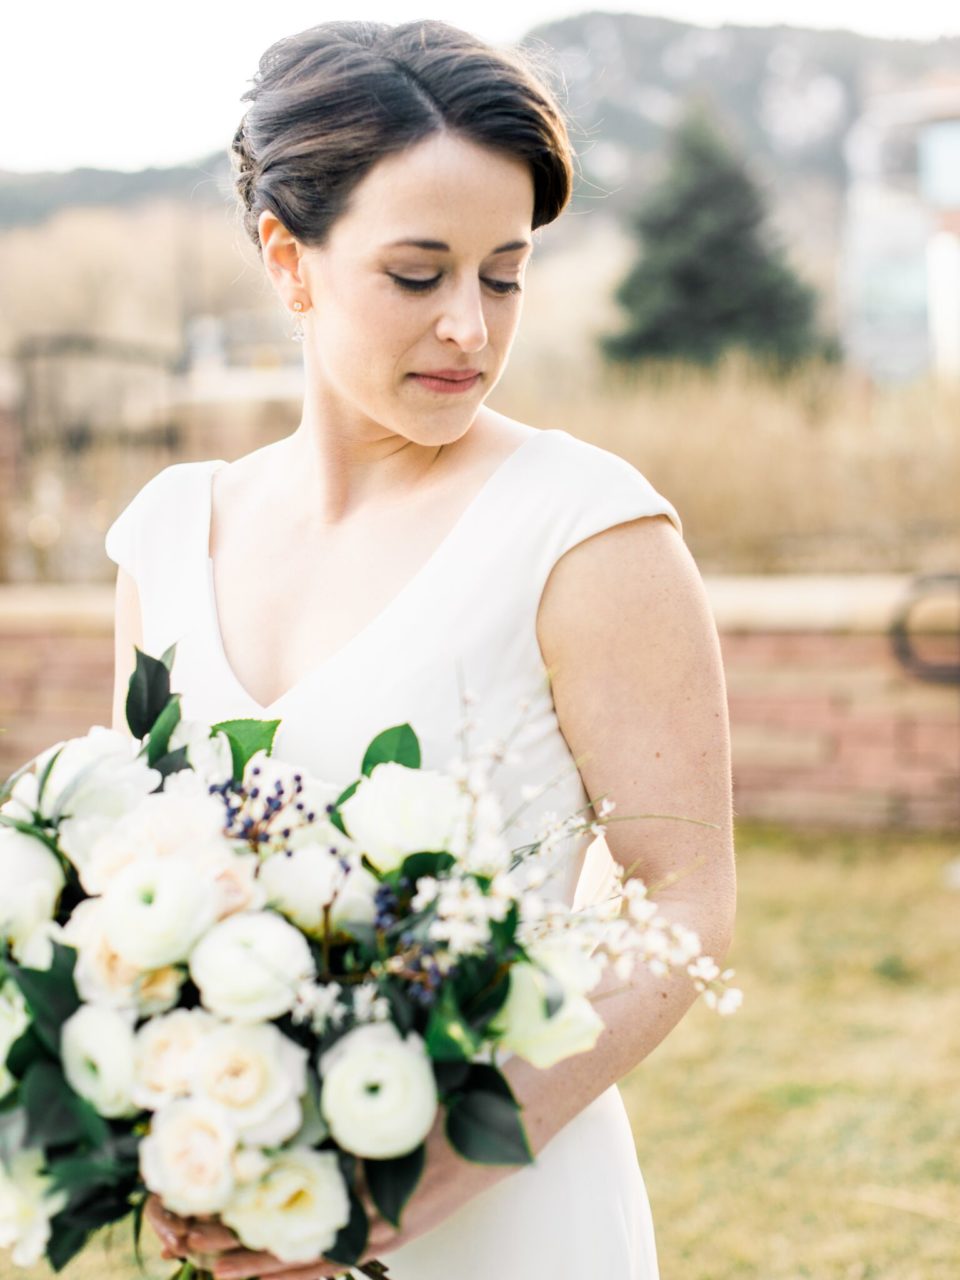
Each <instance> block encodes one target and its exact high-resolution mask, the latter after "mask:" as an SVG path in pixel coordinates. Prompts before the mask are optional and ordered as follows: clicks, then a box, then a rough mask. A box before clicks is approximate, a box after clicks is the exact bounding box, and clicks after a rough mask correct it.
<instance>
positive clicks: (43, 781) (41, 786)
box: [37, 743, 67, 809]
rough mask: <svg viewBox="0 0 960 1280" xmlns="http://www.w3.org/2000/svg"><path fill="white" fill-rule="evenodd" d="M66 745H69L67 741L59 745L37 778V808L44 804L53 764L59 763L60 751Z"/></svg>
mask: <svg viewBox="0 0 960 1280" xmlns="http://www.w3.org/2000/svg"><path fill="white" fill-rule="evenodd" d="M66 745H67V744H66V743H63V745H62V746H60V747H58V748H57V750H56V751H54V753H53V755H52V756H51V757H50V758H49V760H48V761H47V762H46V764H45V765H44V766H43V769H42V770H41V771H40V774H39V776H38V778H37V808H38V809H39V808H40V807H41V806H42V804H43V793H44V791H45V789H46V786H47V779H48V778H49V777H50V773H51V771H52V769H53V766H54V765H55V764H56V763H57V760H58V759H59V758H60V752H61V751H62V750H63V749H64V747H65V746H66Z"/></svg>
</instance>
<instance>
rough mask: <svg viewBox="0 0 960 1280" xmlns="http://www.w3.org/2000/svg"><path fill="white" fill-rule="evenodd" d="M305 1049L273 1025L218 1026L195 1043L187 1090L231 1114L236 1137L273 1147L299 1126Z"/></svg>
mask: <svg viewBox="0 0 960 1280" xmlns="http://www.w3.org/2000/svg"><path fill="white" fill-rule="evenodd" d="M306 1068H307V1051H306V1049H303V1048H301V1046H300V1045H298V1044H295V1043H294V1042H293V1041H292V1040H290V1039H288V1038H287V1037H286V1036H285V1035H283V1034H282V1033H281V1032H280V1031H279V1030H278V1029H277V1028H276V1027H275V1026H273V1025H272V1024H270V1023H264V1024H262V1025H260V1026H243V1025H239V1026H238V1025H230V1026H219V1027H216V1028H215V1029H214V1030H212V1031H210V1032H209V1034H207V1035H205V1036H204V1037H203V1039H202V1040H201V1041H200V1042H199V1043H198V1045H197V1048H196V1051H195V1054H194V1057H193V1064H192V1071H191V1093H192V1094H193V1096H194V1097H196V1098H198V1099H199V1098H209V1099H210V1101H211V1102H215V1103H216V1104H217V1105H218V1106H221V1107H223V1108H224V1110H225V1111H227V1112H228V1113H229V1114H230V1116H231V1117H232V1118H233V1122H234V1124H235V1125H236V1128H237V1131H238V1133H239V1134H240V1140H241V1141H243V1142H245V1143H248V1144H250V1145H253V1146H264V1147H277V1146H279V1145H280V1144H281V1143H282V1142H285V1141H286V1140H287V1139H288V1138H290V1137H292V1136H293V1134H295V1133H296V1131H297V1130H298V1129H299V1127H300V1122H301V1120H302V1118H303V1117H302V1113H301V1110H300V1101H299V1100H300V1097H301V1095H302V1094H303V1093H304V1092H305V1091H306V1087H307V1069H306Z"/></svg>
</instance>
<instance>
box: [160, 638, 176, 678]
mask: <svg viewBox="0 0 960 1280" xmlns="http://www.w3.org/2000/svg"><path fill="white" fill-rule="evenodd" d="M176 652H177V644H176V641H174V642H173V644H172V645H171V646H170V647H169V649H164V651H163V653H161V655H160V661H161V662H162V663H163V665H164V666H165V667H166V668H167V670H168V671H172V670H173V659H174V657H175V656H176Z"/></svg>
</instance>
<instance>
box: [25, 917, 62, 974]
mask: <svg viewBox="0 0 960 1280" xmlns="http://www.w3.org/2000/svg"><path fill="white" fill-rule="evenodd" d="M54 942H59V943H60V944H61V945H63V946H69V945H70V944H69V942H68V940H67V937H66V935H65V933H64V931H63V926H62V925H59V924H57V922H56V920H41V921H40V923H39V924H38V925H37V927H36V928H35V929H31V931H30V932H29V933H28V934H27V936H26V937H25V938H24V939H23V941H22V942H21V943H19V945H17V946H16V947H14V948H13V953H14V956H15V958H16V960H17V961H18V963H20V964H22V965H23V966H24V968H26V969H49V968H50V966H51V965H52V964H53V944H54Z"/></svg>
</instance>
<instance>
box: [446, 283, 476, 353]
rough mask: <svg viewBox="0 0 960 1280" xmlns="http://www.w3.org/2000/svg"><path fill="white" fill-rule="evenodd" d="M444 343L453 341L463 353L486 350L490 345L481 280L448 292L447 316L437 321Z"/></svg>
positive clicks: (463, 284)
mask: <svg viewBox="0 0 960 1280" xmlns="http://www.w3.org/2000/svg"><path fill="white" fill-rule="evenodd" d="M437 337H438V338H439V339H440V340H441V342H446V341H447V340H449V339H452V340H453V341H454V342H455V343H456V344H457V346H458V347H460V348H461V349H462V350H463V351H482V350H483V348H484V347H485V346H486V345H487V322H486V317H485V316H484V314H483V296H482V294H481V293H480V282H479V281H478V280H474V281H469V280H466V281H464V282H463V283H462V284H461V285H460V286H459V287H458V288H455V289H452V290H450V291H448V292H447V295H446V299H445V305H444V310H443V314H442V315H441V316H440V319H439V320H438V321H437Z"/></svg>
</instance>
